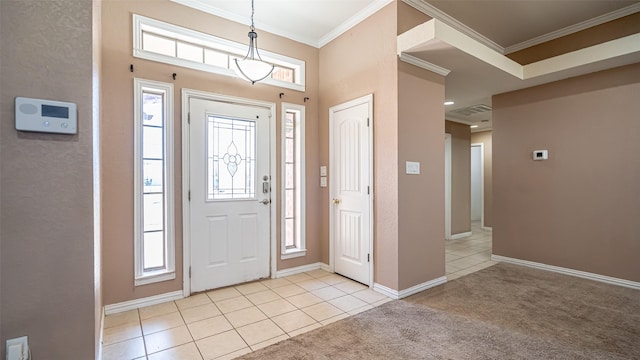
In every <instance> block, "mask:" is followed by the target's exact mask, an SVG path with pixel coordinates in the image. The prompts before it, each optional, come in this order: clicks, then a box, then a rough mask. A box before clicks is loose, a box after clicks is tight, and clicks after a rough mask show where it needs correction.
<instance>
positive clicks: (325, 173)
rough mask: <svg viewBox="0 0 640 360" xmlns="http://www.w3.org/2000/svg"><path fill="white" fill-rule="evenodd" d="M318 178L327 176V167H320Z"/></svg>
mask: <svg viewBox="0 0 640 360" xmlns="http://www.w3.org/2000/svg"><path fill="white" fill-rule="evenodd" d="M320 176H327V167H326V166H320Z"/></svg>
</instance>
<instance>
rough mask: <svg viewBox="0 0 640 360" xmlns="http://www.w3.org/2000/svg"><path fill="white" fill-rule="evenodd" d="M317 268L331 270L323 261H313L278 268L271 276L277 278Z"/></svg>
mask: <svg viewBox="0 0 640 360" xmlns="http://www.w3.org/2000/svg"><path fill="white" fill-rule="evenodd" d="M319 269H322V270H324V271H329V272H332V271H331V270H330V269H331V268H330V267H329V265H327V264H325V263H321V262H317V263H313V264H308V265H302V266H296V267H292V268H288V269H283V270H278V271H276V273H275V274H274V276H273V278H274V279H277V278H281V277H285V276H290V275H295V274H300V273H303V272H307V271H313V270H319Z"/></svg>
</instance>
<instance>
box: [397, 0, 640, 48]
mask: <svg viewBox="0 0 640 360" xmlns="http://www.w3.org/2000/svg"><path fill="white" fill-rule="evenodd" d="M405 2H406V1H405ZM639 11H640V3H635V4H633V5H629V6H627V7H624V8H622V9H618V10H616V11H612V12H610V13H608V14H604V15H600V16H597V17H594V18H593V19H589V20H585V21H583V22H579V23H577V24H574V25H571V26H567V27H566V28H562V29H559V30H556V31H552V32H550V33H548V34H544V35H540V36H538V37H535V38H533V39H530V40H527V41H523V42H521V43H519V44H515V45H511V46H508V47H506V48H505V49H504V53H505V54H510V53H513V52H516V51H520V50H523V49H526V48H529V47H532V46H536V45H539V44H542V43H545V42H547V41H551V40H555V39H558V38H561V37H563V36H567V35H571V34H574V33H577V32H579V31H582V30H586V29H588V28H591V27H594V26H598V25H602V24H604V23H606V22H609V21H613V20H617V19H620V18H622V17H625V16H627V15H631V14H635V13H637V12H639Z"/></svg>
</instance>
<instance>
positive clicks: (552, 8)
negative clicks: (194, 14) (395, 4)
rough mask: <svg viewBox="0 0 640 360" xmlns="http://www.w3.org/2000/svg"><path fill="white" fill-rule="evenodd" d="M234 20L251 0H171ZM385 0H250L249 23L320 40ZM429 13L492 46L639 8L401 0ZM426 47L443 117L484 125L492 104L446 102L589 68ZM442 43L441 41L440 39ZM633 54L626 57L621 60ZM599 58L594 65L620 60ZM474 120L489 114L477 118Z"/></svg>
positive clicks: (590, 0)
mask: <svg viewBox="0 0 640 360" xmlns="http://www.w3.org/2000/svg"><path fill="white" fill-rule="evenodd" d="M172 1H175V2H177V3H181V4H183V5H187V6H191V7H194V8H196V9H199V10H203V11H206V12H209V13H211V14H214V15H217V16H221V17H224V18H227V19H230V20H233V21H236V22H240V23H244V24H247V25H248V24H249V23H250V15H251V0H172ZM391 1H392V0H255V26H256V28H257V29H259V30H263V31H268V32H271V33H274V34H277V35H280V36H284V37H287V38H290V39H293V40H295V41H299V42H302V43H305V44H308V45H311V46H315V47H322V46H324V45H325V44H327V43H328V42H330V41H331V40H333V39H334V38H336V37H337V36H339V35H340V34H342V33H343V32H345V31H346V30H348V29H349V28H351V27H353V26H354V25H356V24H357V23H359V22H360V21H362V20H363V19H365V18H366V17H368V16H369V15H371V14H373V13H374V12H376V11H378V10H379V9H380V8H382V7H384V6H386V5H387V4H389V3H390V2H391ZM401 1H404V2H406V3H409V4H410V5H412V6H414V7H416V8H419V9H421V10H422V11H425V12H426V13H427V14H429V15H430V16H431V17H433V18H435V19H439V20H442V21H443V22H444V23H446V24H448V25H452V24H453V26H454V27H455V28H456V29H457V30H460V31H461V32H462V33H463V34H466V35H469V36H471V37H472V38H474V39H479V40H480V41H481V43H482V44H484V45H486V46H488V47H489V48H491V49H493V50H494V51H495V52H496V53H499V54H504V53H509V52H511V51H516V50H519V49H522V48H525V47H527V46H531V45H534V44H536V43H539V42H542V41H545V40H549V39H550V38H553V37H554V36H556V35H557V34H560V35H561V34H563V33H564V34H566V33H567V31H571V30H573V31H575V30H579V29H580V26H581V25H584V24H589V25H592V24H593V23H594V22H592V20H593V19H596V20H598V19H599V20H600V22H603V21H606V20H610V19H614V18H617V17H620V16H622V15H621V14H628V13H633V12H638V11H640V1H639V0H558V1H550V0H497V1H496V0H434V1H425V0H401ZM431 45H432V46H431V48H429V47H426V48H425V49H423V51H421V52H414V53H412V54H411V55H413V56H416V57H417V58H420V59H422V60H424V61H428V62H430V63H432V64H436V65H439V66H442V67H444V68H446V69H448V70H451V72H450V73H449V75H447V77H446V97H447V98H448V99H452V100H455V101H456V104H455V105H453V106H450V107H447V110H449V112H448V113H447V118H450V119H453V120H456V121H460V122H464V123H468V124H472V123H473V124H477V125H479V128H478V129H476V130H483V129H488V128H491V121H490V120H491V112H490V111H489V112H485V113H480V114H477V115H473V116H470V117H465V116H462V115H459V114H458V115H456V114H455V113H452V112H451V110H455V109H459V108H461V107H466V106H471V105H476V104H486V105H491V95H494V94H498V93H501V92H505V91H512V90H516V89H519V88H524V87H528V86H533V85H536V84H539V83H544V82H549V81H554V80H558V79H560V78H563V77H568V76H576V75H577V74H580V73H585V71H586V72H588V71H594V70H592V69H590V68H584V67H583V68H582V69H581V70H582V71H578V72H576V71H564V72H562V74H563V76H560V77H558V76H556V77H554V76H543V77H539V78H537V79H534V80H526V81H525V80H522V79H517V78H515V77H513V76H511V75H508V74H506V73H505V72H504V71H502V70H500V69H499V68H496V67H495V66H492V65H490V64H487V63H486V62H484V61H480V60H478V59H477V58H475V57H474V56H470V55H468V54H466V53H464V52H463V51H460V50H459V49H455V48H452V47H450V46H448V45H447V46H444V47H442V46H440V48H439V49H435V50H434V48H435V47H436V46H434V44H431ZM445 45H446V44H445ZM629 61H633V62H635V61H640V60H636V58H635V57H633V58H631V59H630V58H626V62H627V63H628V62H629ZM621 63H624V62H620V61H617V62H616V61H609V62H603V63H602V64H600V65H599V66H597V67H593V69H595V70H597V69H602V68H603V66H604V65H606V66H619V65H620V64H621ZM481 120H489V121H488V122H481Z"/></svg>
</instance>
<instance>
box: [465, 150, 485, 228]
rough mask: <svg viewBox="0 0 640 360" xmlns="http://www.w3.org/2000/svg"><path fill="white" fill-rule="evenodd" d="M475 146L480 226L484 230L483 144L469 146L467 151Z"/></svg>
mask: <svg viewBox="0 0 640 360" xmlns="http://www.w3.org/2000/svg"><path fill="white" fill-rule="evenodd" d="M475 146H479V147H480V226H481V227H482V228H483V229H484V227H485V226H484V143H474V144H471V147H470V148H469V150H471V148H473V147H475ZM472 161H473V159H472Z"/></svg>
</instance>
